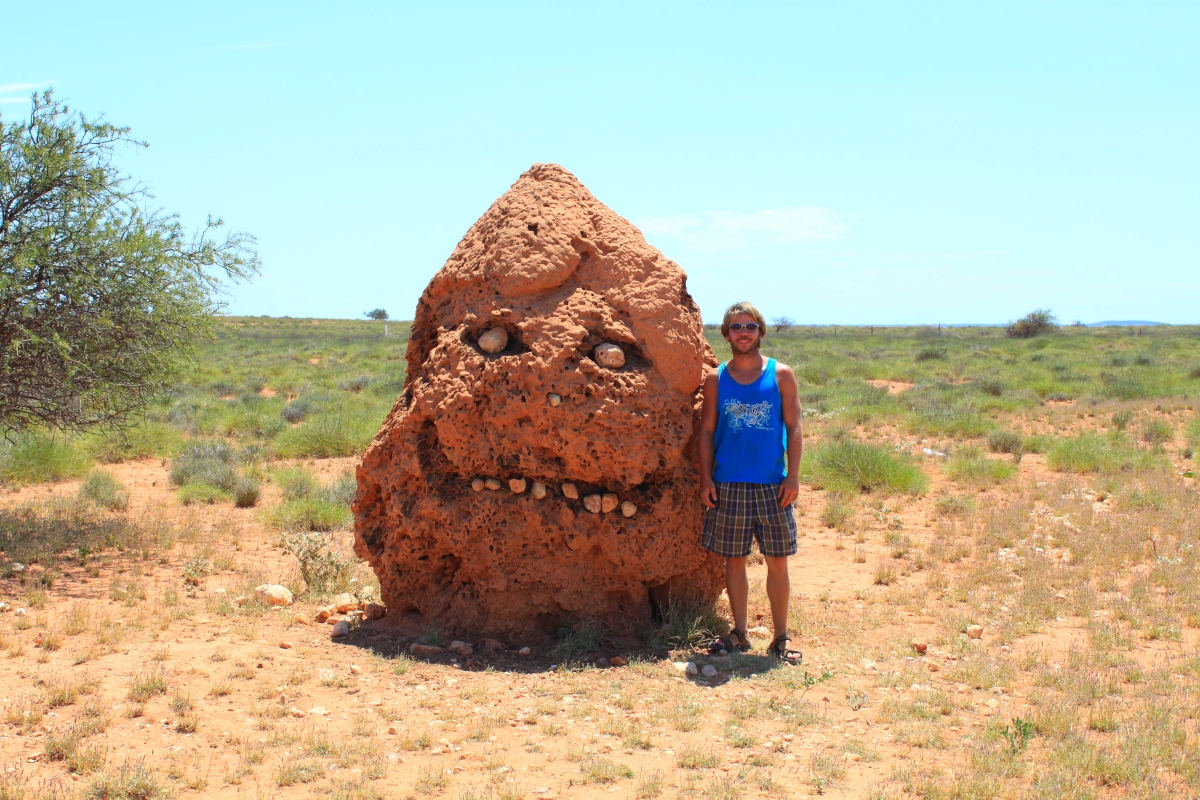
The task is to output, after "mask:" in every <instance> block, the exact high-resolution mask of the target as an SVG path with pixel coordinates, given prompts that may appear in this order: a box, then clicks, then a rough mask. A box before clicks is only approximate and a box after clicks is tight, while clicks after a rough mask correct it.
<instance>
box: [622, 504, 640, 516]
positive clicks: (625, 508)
mask: <svg viewBox="0 0 1200 800" xmlns="http://www.w3.org/2000/svg"><path fill="white" fill-rule="evenodd" d="M636 513H637V506H635V505H634V504H633V503H631V502H629V501H628V500H626V501H624V502H623V503H621V514H622V515H623V516H626V517H632V516H633V515H634V514H636Z"/></svg>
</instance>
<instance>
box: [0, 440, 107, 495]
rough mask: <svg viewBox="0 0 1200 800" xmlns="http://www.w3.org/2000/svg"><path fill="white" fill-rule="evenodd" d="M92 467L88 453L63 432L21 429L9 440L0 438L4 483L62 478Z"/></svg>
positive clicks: (0, 457) (1, 478)
mask: <svg viewBox="0 0 1200 800" xmlns="http://www.w3.org/2000/svg"><path fill="white" fill-rule="evenodd" d="M91 467H92V460H91V459H90V458H89V457H88V455H87V454H86V453H85V452H84V451H83V450H82V449H81V448H80V447H79V445H78V444H77V443H76V442H75V441H73V440H71V439H69V438H67V437H66V436H64V435H62V434H57V435H56V434H51V433H24V434H21V435H19V436H17V437H16V440H15V441H14V442H12V443H5V442H3V441H2V440H0V480H2V481H4V482H6V483H13V484H18V485H19V484H30V483H47V482H51V481H65V480H69V479H71V478H78V477H81V476H83V475H85V474H86V473H87V471H88V470H89V469H91Z"/></svg>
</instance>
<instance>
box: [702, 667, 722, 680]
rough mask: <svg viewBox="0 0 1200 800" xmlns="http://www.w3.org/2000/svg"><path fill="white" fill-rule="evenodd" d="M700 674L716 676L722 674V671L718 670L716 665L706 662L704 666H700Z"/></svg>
mask: <svg viewBox="0 0 1200 800" xmlns="http://www.w3.org/2000/svg"><path fill="white" fill-rule="evenodd" d="M700 674H701V675H703V676H704V677H706V678H715V677H717V676H718V675H720V674H721V671H720V670H718V669H717V668H716V667H714V666H713V665H712V664H705V665H704V666H703V667H701V668H700Z"/></svg>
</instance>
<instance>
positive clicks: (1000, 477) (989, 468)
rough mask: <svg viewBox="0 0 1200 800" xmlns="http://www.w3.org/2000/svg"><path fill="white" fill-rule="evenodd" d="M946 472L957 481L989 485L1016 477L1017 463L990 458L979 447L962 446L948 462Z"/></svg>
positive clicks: (975, 484) (974, 484) (951, 478)
mask: <svg viewBox="0 0 1200 800" xmlns="http://www.w3.org/2000/svg"><path fill="white" fill-rule="evenodd" d="M946 474H947V475H948V476H949V477H950V480H952V481H954V482H956V483H966V484H970V485H972V486H987V485H989V484H994V483H999V482H1000V481H1005V480H1008V479H1009V478H1012V477H1014V476H1015V475H1016V474H1017V465H1016V464H1013V463H1012V462H1010V461H999V460H997V459H993V458H988V457H987V456H986V455H985V454H984V453H983V451H982V450H980V449H979V448H977V447H962V448H959V450H958V452H957V453H955V454H954V457H953V458H951V459H950V460H949V461H948V462H947V463H946Z"/></svg>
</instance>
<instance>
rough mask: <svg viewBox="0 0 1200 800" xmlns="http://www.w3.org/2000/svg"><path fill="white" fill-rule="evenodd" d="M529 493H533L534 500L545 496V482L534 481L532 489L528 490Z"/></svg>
mask: <svg viewBox="0 0 1200 800" xmlns="http://www.w3.org/2000/svg"><path fill="white" fill-rule="evenodd" d="M530 494H532V495H533V499H534V500H541V499H542V498H543V497H545V496H546V484H544V483H542V482H541V481H534V482H533V490H532V491H531V492H530Z"/></svg>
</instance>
